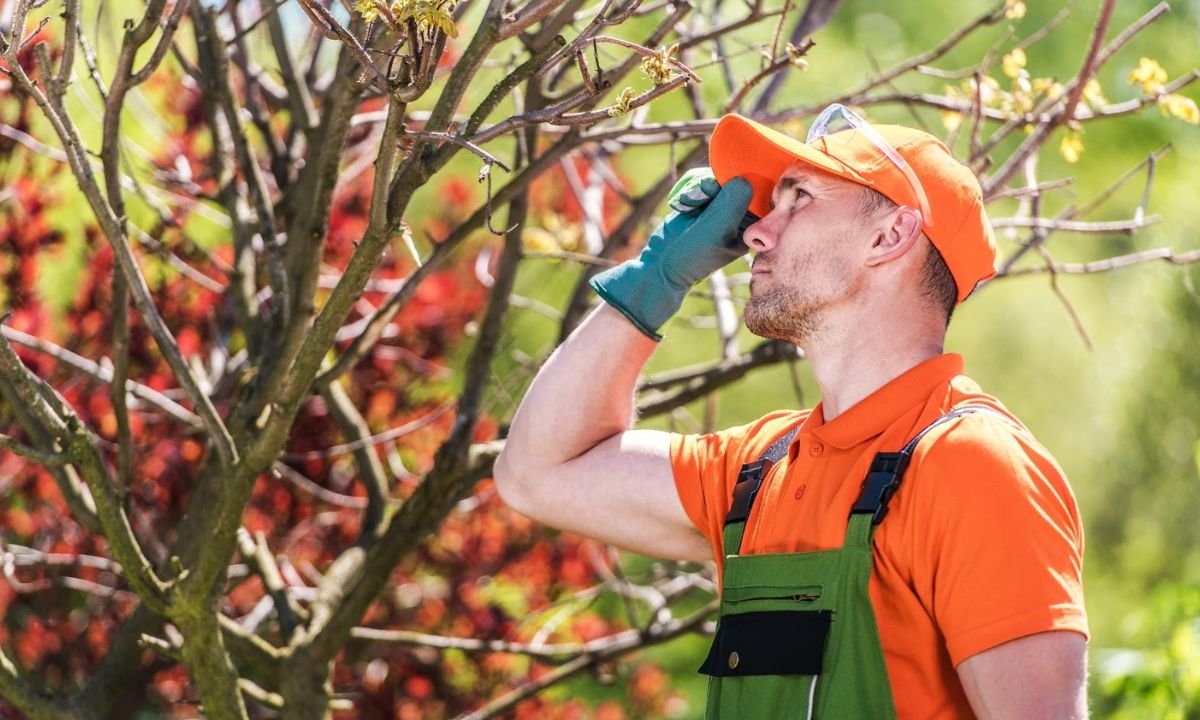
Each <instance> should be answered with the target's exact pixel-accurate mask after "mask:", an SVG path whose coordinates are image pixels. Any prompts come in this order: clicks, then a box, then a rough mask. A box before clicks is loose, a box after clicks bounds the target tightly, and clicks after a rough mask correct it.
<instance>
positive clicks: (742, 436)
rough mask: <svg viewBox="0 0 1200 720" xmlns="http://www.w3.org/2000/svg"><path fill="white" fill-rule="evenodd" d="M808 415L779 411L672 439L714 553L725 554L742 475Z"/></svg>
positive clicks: (682, 481)
mask: <svg viewBox="0 0 1200 720" xmlns="http://www.w3.org/2000/svg"><path fill="white" fill-rule="evenodd" d="M798 417H803V416H802V415H800V414H798V413H796V412H794V411H779V412H775V413H771V414H769V415H766V416H764V417H762V418H759V419H758V420H756V421H754V422H752V423H749V424H747V425H742V426H739V427H734V428H729V429H728V430H722V431H720V432H715V433H707V434H703V435H681V434H678V433H672V434H671V470H672V472H673V474H674V476H675V489H676V491H677V492H678V493H679V500H680V502H681V503H682V504H683V509H684V511H685V512H687V516H688V518H689V519H690V520H691V521H692V524H693V525H695V526H696V529H697V530H699V531H700V533H701V534H702V535H703V536H704V537H705V539H707V540H708V543H709V545H711V546H712V548H713V557H715V558H720V557H721V555H722V553H723V551H722V545H721V531H722V529H723V528H724V526H725V515H726V513H728V512H729V505H730V502H731V501H732V498H733V486H734V485H735V484H736V483H737V475H738V470H740V469H741V467H742V465H743V464H745V463H747V462H753V461H754V460H756V459H757V458H758V456H759V455H761V454H762V453H763V452H765V451H766V449H767V448H768V447H769V446H770V445H771V443H772V442H774V440H775V438H776V437H778V436H780V435H782V434H784V433H785V432H787V431H788V429H790V428H791V427H792V425H794V424H795V423H796V422H797V421H798V420H797V418H798Z"/></svg>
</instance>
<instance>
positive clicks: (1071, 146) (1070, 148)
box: [1058, 130, 1083, 163]
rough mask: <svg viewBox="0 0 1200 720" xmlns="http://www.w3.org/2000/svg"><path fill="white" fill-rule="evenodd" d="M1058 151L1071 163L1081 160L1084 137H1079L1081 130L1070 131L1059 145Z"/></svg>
mask: <svg viewBox="0 0 1200 720" xmlns="http://www.w3.org/2000/svg"><path fill="white" fill-rule="evenodd" d="M1058 152H1059V154H1060V155H1062V156H1063V159H1064V160H1066V161H1067V162H1069V163H1077V162H1079V156H1080V155H1082V154H1083V139H1082V138H1080V137H1079V132H1077V131H1074V130H1070V131H1068V132H1067V134H1066V135H1064V136H1063V139H1062V142H1061V143H1059V145H1058Z"/></svg>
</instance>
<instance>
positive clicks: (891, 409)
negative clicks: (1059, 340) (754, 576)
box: [671, 355, 1088, 720]
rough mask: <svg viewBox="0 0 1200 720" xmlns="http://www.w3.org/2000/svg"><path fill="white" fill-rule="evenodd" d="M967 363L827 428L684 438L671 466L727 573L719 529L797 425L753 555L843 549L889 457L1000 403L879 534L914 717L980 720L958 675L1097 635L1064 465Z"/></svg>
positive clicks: (759, 507) (880, 575)
mask: <svg viewBox="0 0 1200 720" xmlns="http://www.w3.org/2000/svg"><path fill="white" fill-rule="evenodd" d="M962 370H963V360H962V357H961V356H959V355H941V356H939V357H936V358H932V359H930V360H927V361H925V362H923V363H921V364H920V365H917V366H916V367H914V368H912V369H910V370H908V371H907V372H905V373H904V374H903V375H901V376H899V377H897V378H895V379H894V380H892V381H891V382H889V383H888V384H886V385H884V386H883V387H882V388H880V389H879V390H877V391H876V392H875V393H873V394H872V395H870V396H869V397H867V398H866V399H864V400H863V401H861V402H859V403H858V404H857V405H855V406H854V407H851V408H850V409H849V410H847V411H845V412H844V413H842V414H841V415H839V416H838V417H836V418H834V419H833V420H832V421H830V422H828V423H826V422H824V420H823V418H822V413H821V405H817V407H815V408H813V409H812V410H811V411H799V412H797V411H779V412H774V413H771V414H770V415H767V416H765V417H763V418H760V419H759V420H756V421H754V422H752V423H750V424H748V425H744V426H741V427H737V428H732V429H729V430H725V431H723V432H718V433H713V434H709V435H674V436H672V440H671V463H672V468H673V470H674V474H675V484H676V488H677V489H678V491H679V497H680V499H681V500H682V501H683V506H684V509H685V510H686V511H687V514H688V517H690V518H691V520H692V522H693V523H694V524H695V525H696V527H697V528H699V530H700V532H701V533H703V534H704V536H705V537H706V538H707V539H708V541H709V543H710V544H711V545H712V548H713V554H714V556H715V557H716V561H717V569H718V571H720V570H721V569H722V550H721V531H722V528H723V526H724V521H725V514H726V512H727V511H728V510H729V505H730V501H731V498H732V495H733V486H734V483H735V482H736V480H737V473H738V469H739V468H740V467H741V466H742V464H744V463H748V462H753V461H754V460H757V459H758V458H759V457H760V456H761V455H762V454H763V452H764V451H765V450H766V449H767V447H768V446H770V444H771V443H772V442H773V441H774V440H775V439H776V438H778V437H780V436H782V435H783V434H784V433H786V432H787V431H788V430H789V429H790V428H792V427H793V426H795V425H797V424H800V432H799V433H798V434H797V436H796V439H795V440H794V441H793V442H792V444H791V446H790V448H789V451H788V455H787V456H786V457H784V458H783V459H782V460H780V462H779V463H777V464H776V465H775V466H774V468H772V470H771V472H770V473H769V474H768V475H767V477H766V478H765V479H764V481H763V485H762V489H761V490H760V491H759V494H758V498H757V499H756V501H755V503H754V508H753V510H752V511H751V513H750V517H749V518H748V520H747V523H746V532H745V536H744V538H743V541H742V543H743V544H742V548H743V549H742V552H744V553H751V554H755V553H780V552H806V551H812V550H827V549H830V548H836V547H840V546H841V545H842V542H843V539H844V536H845V532H846V524H847V522H848V517H849V512H850V506H851V505H853V504H854V500H855V498H856V497H857V496H858V493H859V489H860V486H861V483H862V481H863V478H865V477H866V474H867V469H868V467H869V466H870V464H871V460H872V458H874V456H875V453H877V452H896V451H898V450H900V448H902V447H903V446H904V444H905V443H906V442H907V441H908V440H909V439H911V438H912V437H913V436H915V435H916V434H917V433H918V432H920V431H921V429H922V428H924V427H925V426H926V425H928V424H929V423H930V422H932V421H933V420H934V419H936V418H937V417H939V416H941V415H942V414H944V413H945V412H946V411H948V410H950V409H952V408H954V407H956V406H960V405H965V404H972V405H987V406H989V407H992V408H995V409H996V410H999V411H1000V412H1001V413H1003V414H1004V415H1005V416H1007V418H1009V419H1011V420H1012V422H1009V420H1008V419H1005V418H1002V417H997V416H995V415H993V414H992V413H988V412H975V413H968V414H965V415H963V416H960V417H958V418H955V419H953V420H950V421H948V422H946V423H944V424H942V425H941V426H939V427H938V428H937V429H935V430H933V431H932V432H930V433H929V434H928V435H926V436H925V437H924V438H923V439H922V440H921V443H920V444H919V445H918V446H917V448H916V451H915V452H914V455H913V459H912V463H911V464H910V465H909V468H908V472H907V473H906V474H905V477H904V479H903V482H902V484H901V486H900V490H899V491H898V492H897V493H896V495H895V497H894V498H892V501H891V504H890V511H889V513H888V515H887V517H886V518H885V519H884V520H883V522H882V523H881V524H880V525H879V527H878V528H877V529H876V531H875V535H874V544H875V552H874V566H873V568H872V571H871V578H870V582H869V590H870V595H871V602H872V604H873V605H874V608H875V617H876V620H877V623H878V625H879V635H880V641H881V643H882V645H883V652H884V658H885V660H886V663H887V669H888V677H889V679H890V681H891V685H892V693H893V695H894V697H895V701H896V707H897V710H898V712H899V716H900V718H902V719H903V720H907V719H909V718H913V719H916V718H920V719H922V720H924V719H926V718H939V719H940V718H971V717H973V714H972V712H971V709H970V705H969V704H968V702H967V699H966V696H965V695H964V693H963V690H962V686H961V685H960V683H959V681H958V676H957V674H956V673H955V670H954V668H955V666H956V665H958V663H960V662H962V661H963V660H965V659H967V658H969V657H971V656H972V655H974V654H976V653H979V652H982V651H984V650H987V649H989V648H992V647H995V646H997V645H1000V644H1002V643H1004V642H1007V641H1009V640H1015V639H1017V638H1020V637H1023V636H1026V635H1031V634H1033V633H1039V632H1044V631H1048V630H1069V631H1073V632H1078V633H1081V634H1082V635H1084V636H1085V637H1086V636H1087V634H1088V629H1087V618H1086V616H1085V614H1084V608H1083V586H1082V577H1081V574H1082V562H1083V528H1082V525H1081V524H1080V521H1079V511H1078V508H1077V507H1076V505H1075V498H1074V496H1073V494H1072V493H1071V488H1070V487H1069V486H1068V485H1067V481H1066V479H1065V478H1064V477H1063V472H1062V469H1061V468H1060V467H1059V466H1058V464H1057V463H1056V462H1055V460H1054V458H1053V457H1051V456H1050V453H1049V452H1048V451H1047V450H1046V449H1045V448H1043V447H1042V446H1041V445H1040V444H1039V443H1038V442H1037V440H1035V439H1034V437H1033V435H1032V434H1031V433H1030V432H1029V431H1028V430H1027V429H1025V428H1024V426H1022V425H1020V423H1019V421H1017V420H1016V418H1015V417H1013V416H1012V414H1011V413H1009V412H1008V410H1006V409H1005V408H1004V406H1003V405H1001V404H1000V402H999V401H997V400H996V399H995V398H993V397H991V396H989V395H986V394H984V393H983V392H982V391H981V390H980V389H979V386H978V385H976V384H975V383H974V382H973V381H972V380H971V379H969V378H967V377H965V376H964V375H962Z"/></svg>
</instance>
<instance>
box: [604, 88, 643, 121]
mask: <svg viewBox="0 0 1200 720" xmlns="http://www.w3.org/2000/svg"><path fill="white" fill-rule="evenodd" d="M635 97H637V93H635V92H634V91H633V88H631V87H627V88H625V89H624V90H622V91H621V94H620V95H618V96H617V99H616V100H615V101H613V104H612V107H610V108H609V109H608V116H609V117H621V116H622V115H624V114H625V113H627V112H629V103H631V102H633V99H634V98H635Z"/></svg>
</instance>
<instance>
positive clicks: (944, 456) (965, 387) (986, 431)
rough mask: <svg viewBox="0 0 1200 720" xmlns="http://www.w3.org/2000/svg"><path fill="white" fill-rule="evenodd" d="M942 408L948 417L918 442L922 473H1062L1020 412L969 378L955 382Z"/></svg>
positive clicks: (915, 465) (915, 463) (917, 464)
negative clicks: (1006, 405)
mask: <svg viewBox="0 0 1200 720" xmlns="http://www.w3.org/2000/svg"><path fill="white" fill-rule="evenodd" d="M951 387H952V392H951V394H950V396H949V397H948V398H947V401H948V402H947V403H946V405H945V406H944V407H942V408H941V413H942V414H951V415H953V417H951V418H950V419H949V420H946V421H945V422H942V423H940V424H939V425H937V427H935V428H933V429H932V430H930V431H929V433H928V434H927V435H926V436H925V437H923V438H922V439H921V441H920V443H919V444H918V445H917V447H916V448H914V451H913V460H912V466H911V467H912V469H913V470H914V471H916V473H918V474H922V475H926V476H928V475H936V476H945V475H952V476H955V477H963V476H968V477H972V478H980V479H983V478H984V477H985V476H999V477H1015V476H1018V475H1022V474H1024V473H1027V472H1030V471H1032V472H1034V473H1036V474H1038V475H1047V474H1049V475H1058V476H1061V475H1062V469H1061V467H1059V465H1058V463H1057V461H1056V460H1055V459H1054V456H1053V455H1052V454H1051V452H1050V451H1049V450H1048V449H1047V448H1046V447H1045V446H1044V445H1042V443H1041V442H1039V441H1038V439H1037V438H1036V437H1035V436H1034V434H1033V432H1032V431H1031V430H1030V429H1029V428H1028V427H1027V426H1026V425H1025V424H1024V423H1023V422H1022V421H1021V419H1020V418H1019V417H1017V415H1016V414H1015V413H1013V412H1012V411H1011V410H1009V409H1008V408H1007V407H1005V405H1004V404H1003V403H1002V402H1000V401H999V400H998V399H996V398H995V397H994V396H992V395H989V394H987V393H984V392H983V391H982V390H980V389H979V386H978V385H977V384H976V383H975V382H974V381H972V380H970V378H967V377H965V376H960V377H957V378H955V379H954V380H953V381H952V382H951Z"/></svg>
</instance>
